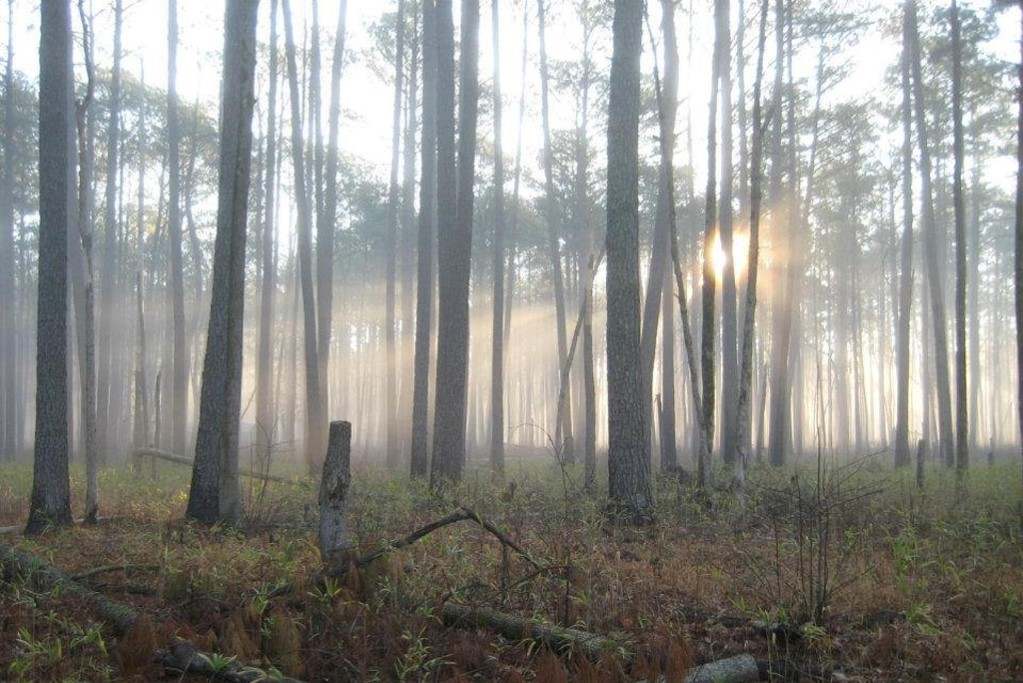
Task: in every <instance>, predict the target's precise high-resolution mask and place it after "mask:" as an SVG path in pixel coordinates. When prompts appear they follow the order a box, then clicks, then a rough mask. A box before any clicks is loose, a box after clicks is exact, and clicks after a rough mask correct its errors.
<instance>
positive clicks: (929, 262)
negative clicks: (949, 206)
mask: <svg viewBox="0 0 1023 683" xmlns="http://www.w3.org/2000/svg"><path fill="white" fill-rule="evenodd" d="M906 13H907V21H909V26H910V41H911V43H912V55H913V59H912V64H911V67H912V73H913V103H914V108H915V110H916V127H917V140H918V143H919V147H920V193H921V197H922V201H923V210H922V212H921V213H922V215H923V230H924V263H925V266H926V270H927V282H928V285H929V288H930V300H931V323H932V324H933V326H934V363H935V375H934V376H935V380H936V381H937V390H938V430H939V443H940V448H941V455H942V460H943V461H944V463H945V464H946V465H947V466H950V467H951V466H952V464H953V459H954V454H953V449H954V444H955V440H954V438H953V435H952V398H951V393H950V387H949V377H948V332H947V328H946V324H945V296H944V292H943V291H942V290H943V278H942V274H941V267H940V264H939V261H938V239H939V237H938V226H937V222H936V219H935V215H934V197H933V192H932V189H931V153H930V147H929V143H928V138H927V111H926V107H925V105H924V99H923V80H922V77H921V67H920V39H919V36H918V33H917V12H916V0H909V1H908V2H907V5H906Z"/></svg>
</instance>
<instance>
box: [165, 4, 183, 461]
mask: <svg viewBox="0 0 1023 683" xmlns="http://www.w3.org/2000/svg"><path fill="white" fill-rule="evenodd" d="M177 54H178V3H177V0H168V3H167V156H168V190H167V192H168V198H167V201H168V212H167V217H168V227H169V235H170V282H171V310H172V315H173V318H172V320H171V325H172V327H173V331H172V337H173V342H172V343H173V347H174V351H173V353H174V359H173V371H172V373H171V450H172V451H174V452H175V453H182V452H184V451H185V449H186V448H187V438H186V431H187V428H186V421H187V416H188V339H187V337H188V331H187V329H186V327H185V283H184V268H183V266H182V256H181V149H180V147H181V123H180V120H179V117H178V95H177Z"/></svg>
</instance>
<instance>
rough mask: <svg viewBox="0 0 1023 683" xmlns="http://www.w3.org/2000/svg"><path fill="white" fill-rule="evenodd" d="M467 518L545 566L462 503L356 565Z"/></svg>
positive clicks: (536, 564)
mask: <svg viewBox="0 0 1023 683" xmlns="http://www.w3.org/2000/svg"><path fill="white" fill-rule="evenodd" d="M466 520H471V521H473V522H476V523H477V524H479V525H480V527H482V528H483V529H485V530H486V531H488V532H490V534H491V535H492V536H494V538H496V539H497V540H498V541H500V542H501V544H502V545H504V546H506V547H508V548H509V549H511V550H512V551H514V552H515V554H516V555H518V556H519V557H521V558H522V559H523V560H525V561H526V562H528V563H529V564H531V565H533V567H534V568H536V569H543V568H544V567H543V565H541V564H540V563H539V562H537V561H536V560H534V559H533V558H532V557H531V556H530V554H529V553H527V552H526V551H525V550H523V548H522V546H520V545H519V544H518V543H516V542H515V541H513V540H512V539H510V538H509V537H508V536H507V535H506V534H505V533H503V532H502V531H501V530H500V529H498V528H497V527H496V526H494V525H493V524H491V523H490V522H488V521H487V520H485V519H483V518H482V517H480V516H479V515H478V514H477V513H476V511H475V510H473V509H472V508H468V507H465V506H464V505H460V506H459V507H458V509H457V510H455V511H454V512H452V513H451V514H449V515H447V516H445V517H441V518H440V519H438V520H435V521H433V522H430V523H429V524H427V525H426V526H424V527H421V528H419V529H416V530H415V531H413V532H412V533H411V534H409V535H408V536H406V537H405V538H402V539H399V540H397V541H391V542H390V543H388V544H387V545H386V546H384V547H383V548H381V549H379V550H375V551H373V552H371V553H369V554H368V555H363V556H362V557H360V558H359V559H357V560H356V561H355V566H356V567H359V568H362V567H365V566H366V565H369V564H371V563H372V562H373V561H374V560H376V559H378V558H380V557H381V556H383V555H385V554H387V553H389V552H391V551H392V550H398V549H400V548H404V547H406V546H410V545H412V544H413V543H415V542H416V541H418V540H420V539H422V538H424V537H426V536H428V535H430V534H432V533H433V532H434V531H437V530H438V529H442V528H444V527H446V526H449V525H451V524H456V523H458V522H464V521H466Z"/></svg>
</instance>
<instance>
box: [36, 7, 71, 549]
mask: <svg viewBox="0 0 1023 683" xmlns="http://www.w3.org/2000/svg"><path fill="white" fill-rule="evenodd" d="M40 15H41V21H40V23H39V26H40V41H39V101H40V107H39V196H40V198H46V199H45V201H40V203H39V313H38V317H37V318H36V320H37V322H36V349H37V350H36V353H37V355H36V428H35V454H34V466H33V469H32V496H31V499H30V502H29V517H28V523H27V524H26V526H25V533H26V534H28V535H33V534H39V533H41V532H43V531H44V530H45V529H47V528H48V527H50V526H67V525H70V524H71V522H72V519H71V486H70V479H69V476H68V414H67V395H68V389H67V383H68V375H67V350H68V349H67V347H68V330H67V281H68V280H67V247H68V235H67V224H68V219H69V218H70V215H69V203H70V202H69V201H68V200H69V198H70V192H71V188H70V186H71V184H72V183H71V179H72V178H73V176H74V170H73V169H74V162H73V160H72V159H73V156H72V155H73V151H72V150H73V148H72V145H71V144H70V141H71V137H72V135H73V133H72V131H73V123H72V121H73V119H72V114H71V98H72V84H73V75H72V71H71V6H70V0H43V2H42V4H41V5H40Z"/></svg>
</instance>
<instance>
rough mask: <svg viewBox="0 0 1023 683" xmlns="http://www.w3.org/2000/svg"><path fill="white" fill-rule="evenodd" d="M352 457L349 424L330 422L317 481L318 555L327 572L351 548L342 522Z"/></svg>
mask: <svg viewBox="0 0 1023 683" xmlns="http://www.w3.org/2000/svg"><path fill="white" fill-rule="evenodd" d="M351 459H352V423H351V422H341V421H339V422H331V423H330V437H329V440H328V442H327V457H326V459H325V460H324V461H323V478H322V479H321V480H320V538H319V541H320V558H321V559H322V560H323V567H324V569H325V570H326V571H327V573H330V571H331V570H336V569H338V567H339V565H340V564H341V563H342V562H343V561H344V555H345V553H346V551H347V550H348V549H349V548H350V547H351V543H350V541H349V538H348V525H347V523H346V521H345V512H346V510H347V508H348V489H349V488H350V487H351V484H352V473H351Z"/></svg>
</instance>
